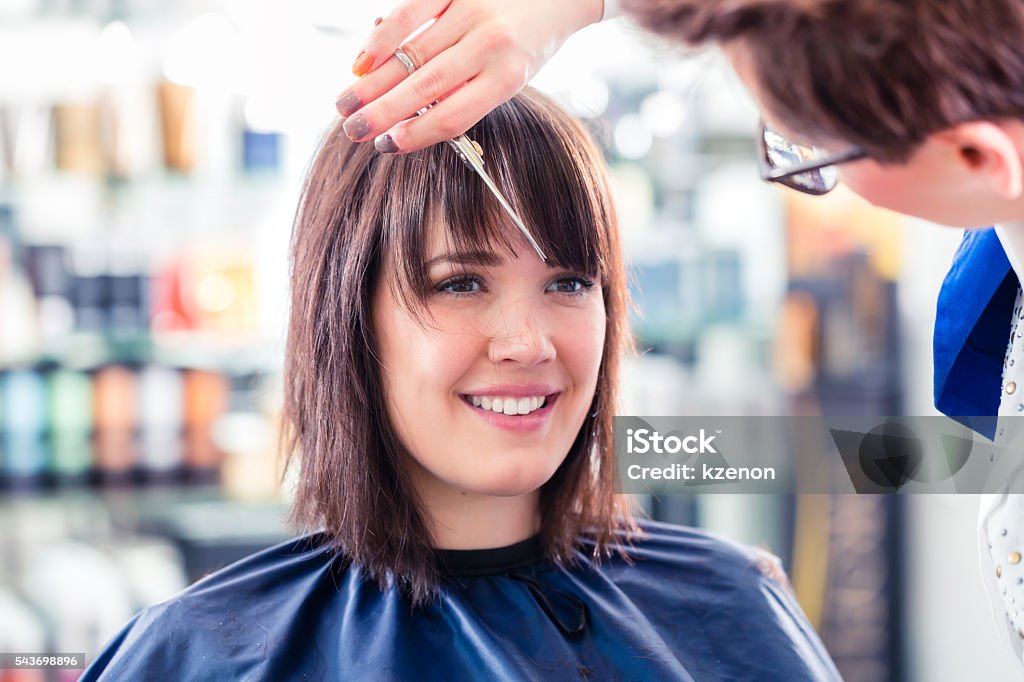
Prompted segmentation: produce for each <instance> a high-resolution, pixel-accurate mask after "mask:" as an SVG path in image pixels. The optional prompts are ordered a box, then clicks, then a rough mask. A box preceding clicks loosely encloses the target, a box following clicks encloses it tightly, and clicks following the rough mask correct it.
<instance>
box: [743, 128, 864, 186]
mask: <svg viewBox="0 0 1024 682" xmlns="http://www.w3.org/2000/svg"><path fill="white" fill-rule="evenodd" d="M759 146H760V154H759V155H758V160H759V161H760V164H761V179H762V180H765V181H766V182H777V183H779V184H781V185H785V186H786V187H790V188H792V189H795V190H797V191H798V192H803V193H804V194H813V195H816V196H817V195H821V194H828V193H829V192H831V191H832V190H833V189H835V187H836V184H837V183H838V182H839V172H838V171H837V170H836V168H835V167H836V166H837V165H838V164H840V163H848V162H850V161H856V160H858V159H863V158H865V157H867V155H868V154H867V152H865V151H864V150H863V149H861V148H860V147H853V148H851V149H847V150H846V151H844V152H839V153H837V154H828V153H826V152H823V151H822V150H820V149H818V148H816V147H807V146H804V145H802V144H797V143H796V142H791V141H789V140H788V139H786V138H785V137H784V136H783V135H782V134H781V133H779V132H777V131H775V130H772V129H771V128H769V127H768V126H767V125H766V124H765V123H764V121H762V122H761V139H760V145H759Z"/></svg>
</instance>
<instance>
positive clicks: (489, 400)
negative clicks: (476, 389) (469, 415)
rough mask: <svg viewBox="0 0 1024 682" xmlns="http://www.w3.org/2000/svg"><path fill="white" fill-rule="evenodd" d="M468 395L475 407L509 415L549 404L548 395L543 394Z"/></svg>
mask: <svg viewBox="0 0 1024 682" xmlns="http://www.w3.org/2000/svg"><path fill="white" fill-rule="evenodd" d="M467 397H468V398H469V402H470V403H471V404H472V405H473V406H474V407H479V408H480V409H482V410H490V411H491V412H498V413H501V414H507V415H516V414H530V413H531V412H533V411H534V410H539V409H540V408H542V407H544V406H545V405H546V404H547V397H546V396H542V395H540V396H533V397H530V398H507V397H501V396H498V397H492V396H479V395H471V396H467Z"/></svg>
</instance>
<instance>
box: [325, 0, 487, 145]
mask: <svg viewBox="0 0 1024 682" xmlns="http://www.w3.org/2000/svg"><path fill="white" fill-rule="evenodd" d="M471 25H472V23H471V21H470V20H469V18H468V17H467V16H466V14H465V12H459V11H457V10H456V9H454V8H453V9H452V10H450V11H448V12H446V13H445V14H443V15H442V16H441V18H439V19H438V20H437V21H436V22H435V23H434V24H433V25H431V26H430V27H428V28H427V29H426V30H424V31H423V32H422V33H420V34H419V35H417V36H416V37H415V38H413V39H412V40H410V41H408V42H406V43H404V44H403V45H402V49H403V50H404V51H405V53H406V55H408V56H409V58H410V59H412V61H413V64H415V65H416V66H417V67H422V66H424V65H426V64H428V63H430V61H431V60H432V59H434V58H435V57H436V56H437V55H439V54H441V52H443V51H444V50H445V49H447V48H448V47H450V46H452V45H454V44H455V43H457V42H458V41H460V40H461V39H462V38H463V37H464V36H465V35H466V32H467V31H468V30H469V29H470V27H471ZM392 52H394V50H392ZM477 70H479V69H477ZM472 75H475V74H472V73H471V74H470V76H472ZM408 77H409V72H408V71H407V70H406V68H405V66H403V65H402V63H401V62H399V61H398V60H397V59H395V58H394V57H393V56H391V55H388V57H387V58H386V59H385V61H384V62H383V63H382V64H380V65H379V67H378V68H377V69H375V70H374V71H373V72H371V73H369V74H367V75H366V76H364V77H363V78H360V79H359V80H357V81H356V82H355V83H353V84H352V85H350V86H349V87H348V88H346V89H345V90H344V91H343V92H342V93H341V94H340V95H338V99H337V100H336V102H335V105H336V107H337V109H338V113H339V114H341V115H342V116H351V115H352V114H354V113H356V112H357V111H358V110H359V109H361V108H362V107H363V106H365V105H366V104H368V103H370V102H372V101H374V100H375V99H377V98H378V97H380V96H381V95H383V94H384V93H386V92H388V91H390V90H391V89H392V88H394V87H395V86H397V85H399V84H400V83H402V81H404V80H406V79H407V78H408ZM463 80H465V79H463ZM403 88H404V86H403ZM448 89H449V90H450V89H451V88H448ZM445 92H447V90H446V91H445ZM437 98H438V96H437V95H435V96H434V99H431V100H428V102H433V101H434V100H436V99H437ZM423 104H424V102H421V103H420V106H423ZM417 108H419V107H417ZM414 111H415V109H414ZM399 120H401V119H397V118H396V119H394V120H390V121H378V123H379V124H380V125H381V130H384V129H387V128H390V127H391V126H393V125H394V124H396V123H398V121H399Z"/></svg>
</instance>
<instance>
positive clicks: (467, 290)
mask: <svg viewBox="0 0 1024 682" xmlns="http://www.w3.org/2000/svg"><path fill="white" fill-rule="evenodd" d="M482 289H483V286H482V285H481V284H480V280H478V279H477V278H476V277H453V278H451V279H447V280H445V281H444V282H441V284H439V285H438V287H437V290H438V291H439V292H441V293H444V294H472V293H475V292H477V291H480V290H482Z"/></svg>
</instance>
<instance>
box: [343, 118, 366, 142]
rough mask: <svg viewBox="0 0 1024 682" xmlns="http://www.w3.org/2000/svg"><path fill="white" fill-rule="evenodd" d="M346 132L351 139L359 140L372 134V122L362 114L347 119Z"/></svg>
mask: <svg viewBox="0 0 1024 682" xmlns="http://www.w3.org/2000/svg"><path fill="white" fill-rule="evenodd" d="M344 128H345V134H346V135H348V136H349V139H351V140H353V141H358V140H361V139H363V138H364V137H366V136H367V135H369V134H370V122H369V121H367V120H366V117H365V116H363V115H362V114H359V115H357V116H353V117H352V118H350V119H349V120H347V121H345V126H344Z"/></svg>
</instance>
